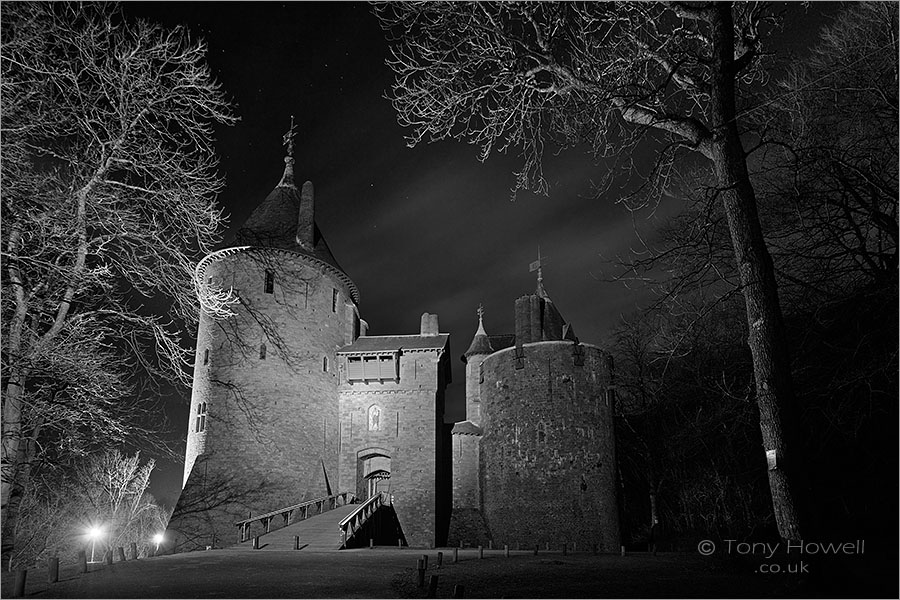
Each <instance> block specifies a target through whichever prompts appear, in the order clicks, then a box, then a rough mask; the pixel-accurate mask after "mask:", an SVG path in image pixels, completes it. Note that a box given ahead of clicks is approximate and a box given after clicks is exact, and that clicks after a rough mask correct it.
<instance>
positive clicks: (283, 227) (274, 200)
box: [231, 159, 359, 302]
mask: <svg viewBox="0 0 900 600" xmlns="http://www.w3.org/2000/svg"><path fill="white" fill-rule="evenodd" d="M304 188H305V189H304V193H306V192H307V189H306V188H308V193H309V194H310V196H311V195H312V184H311V183H310V182H306V183H305V184H304ZM300 206H301V193H300V190H298V189H297V186H296V185H295V184H294V171H293V159H285V167H284V174H283V175H282V177H281V181H279V183H278V185H277V186H275V189H273V190H272V191H271V192H270V193H269V195H268V196H266V198H265V200H263V201H262V202H261V203H260V204H259V206H257V207H256V208H255V209H254V210H253V212H252V213H250V216H249V217H247V220H246V221H244V223H243V225H241V227H240V229H238V231H237V234H236V235H235V238H234V240H233V241H232V242H231V245H240V246H260V247H263V248H278V249H281V250H289V251H291V252H295V253H297V254H302V255H304V256H309V257H312V258H315V259H317V260H319V261H321V262H324V263H325V264H327V265H329V266H331V267H334V268H335V269H337V270H338V271H340V272H341V273H343V274H344V275H345V276H346V273H345V272H344V269H342V268H341V266H340V265H339V264H338V262H337V260H335V258H334V255H333V254H332V253H331V249H330V248H329V247H328V243H327V242H326V241H325V238H324V237H323V236H322V232H321V231H319V227H318V225H316V224H315V220H314V217H313V215H312V214H310V215H309V217H310V218H313V223H312V227H313V243H312V245H311V246H307V245H301V244H300V243H298V240H297V228H298V222H299V219H300ZM346 282H349V284H348V285H349V287H350V290H351V294H352V295H353V298H354V300H356V301H357V302H359V291H358V290H357V289H356V285H355V284H353V282H352V281H350V279H349V277H348V278H347V281H346ZM346 282H345V283H346Z"/></svg>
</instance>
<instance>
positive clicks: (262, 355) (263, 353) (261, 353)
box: [259, 344, 266, 360]
mask: <svg viewBox="0 0 900 600" xmlns="http://www.w3.org/2000/svg"><path fill="white" fill-rule="evenodd" d="M259 358H260V359H261V360H266V345H265V344H260V345H259Z"/></svg>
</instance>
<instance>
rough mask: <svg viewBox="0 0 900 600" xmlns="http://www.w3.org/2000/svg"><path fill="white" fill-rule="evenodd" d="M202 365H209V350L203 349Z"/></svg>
mask: <svg viewBox="0 0 900 600" xmlns="http://www.w3.org/2000/svg"><path fill="white" fill-rule="evenodd" d="M203 364H204V365H208V364H209V348H204V349H203Z"/></svg>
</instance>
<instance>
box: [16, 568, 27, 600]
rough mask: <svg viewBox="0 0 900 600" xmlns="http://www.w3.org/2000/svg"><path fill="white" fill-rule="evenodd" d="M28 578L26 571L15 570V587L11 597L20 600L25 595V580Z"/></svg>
mask: <svg viewBox="0 0 900 600" xmlns="http://www.w3.org/2000/svg"><path fill="white" fill-rule="evenodd" d="M27 576H28V569H16V585H15V588H13V597H14V598H21V597H22V596H24V595H25V578H26V577H27Z"/></svg>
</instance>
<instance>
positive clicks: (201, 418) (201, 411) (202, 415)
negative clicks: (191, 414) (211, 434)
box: [194, 402, 206, 433]
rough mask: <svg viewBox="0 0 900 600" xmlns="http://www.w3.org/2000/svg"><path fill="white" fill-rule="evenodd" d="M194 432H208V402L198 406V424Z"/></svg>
mask: <svg viewBox="0 0 900 600" xmlns="http://www.w3.org/2000/svg"><path fill="white" fill-rule="evenodd" d="M194 431H195V432H197V433H199V432H201V431H206V402H201V403H200V404H198V405H197V422H196V424H195V425H194Z"/></svg>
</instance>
